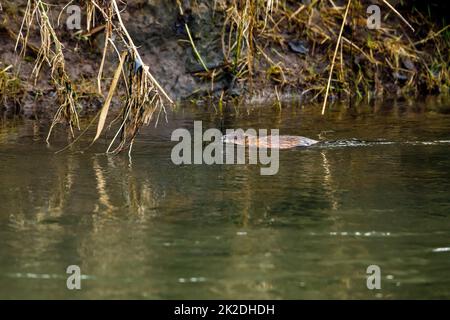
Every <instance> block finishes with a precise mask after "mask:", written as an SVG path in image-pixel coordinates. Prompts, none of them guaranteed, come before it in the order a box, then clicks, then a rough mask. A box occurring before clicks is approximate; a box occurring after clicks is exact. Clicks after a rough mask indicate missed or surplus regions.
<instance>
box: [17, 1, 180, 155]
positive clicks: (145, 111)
mask: <svg viewBox="0 0 450 320" xmlns="http://www.w3.org/2000/svg"><path fill="white" fill-rule="evenodd" d="M48 12H49V6H48V5H47V4H46V3H44V2H43V1H41V0H28V3H27V8H26V10H25V14H24V17H23V22H22V25H21V29H20V32H19V35H18V37H17V44H16V49H17V48H18V47H19V44H20V45H21V46H20V47H21V52H20V54H21V55H22V56H23V57H25V51H26V48H27V45H28V39H29V36H30V32H31V30H33V27H38V28H37V29H38V30H39V34H40V39H41V44H40V47H39V50H38V54H37V59H36V61H35V66H34V69H33V75H34V78H35V81H37V80H38V78H39V75H40V72H41V70H42V68H43V67H44V66H48V67H49V68H50V70H51V79H52V82H53V84H54V86H55V88H56V90H57V94H58V100H59V108H58V110H57V111H56V114H55V116H54V119H53V122H52V125H51V127H50V130H49V133H48V137H47V142H48V140H49V138H50V136H51V133H52V130H53V128H54V126H55V125H56V124H57V123H60V122H65V123H67V124H68V126H69V128H70V131H71V133H72V136H73V137H75V133H74V130H73V129H74V127H76V128H78V129H79V119H78V104H77V93H76V92H75V90H74V86H73V85H72V81H71V80H70V78H69V76H68V74H67V72H66V69H65V59H64V53H63V46H62V44H61V42H60V40H59V39H58V36H57V34H56V32H55V29H54V27H53V25H52V23H51V22H50V19H49V13H48ZM97 13H99V15H98V14H97ZM86 16H87V20H88V21H87V26H88V30H87V31H88V32H91V31H92V30H93V29H95V28H96V24H98V21H96V17H98V16H100V17H102V18H103V21H102V22H103V23H104V24H105V27H102V28H101V30H100V31H103V32H104V34H105V46H104V50H103V56H102V60H101V63H100V67H99V71H98V76H97V91H98V94H100V95H102V83H103V82H104V80H103V79H104V63H105V59H106V56H107V54H108V52H109V51H112V52H117V55H118V66H117V68H116V72H115V75H114V78H113V81H112V83H111V84H110V88H109V93H108V96H107V98H106V99H105V102H104V105H103V108H102V109H101V110H100V117H99V123H98V126H97V135H96V136H95V138H94V141H95V140H96V139H97V138H98V137H99V135H100V134H101V132H102V130H103V128H104V126H105V121H106V118H107V115H108V111H109V107H110V105H111V101H112V99H113V96H114V95H116V94H118V87H119V85H118V83H119V82H120V78H121V75H122V83H123V84H124V86H125V88H126V90H125V99H124V100H125V104H124V106H123V108H122V111H121V124H120V128H119V130H118V132H117V133H116V135H115V136H114V138H113V140H112V141H111V144H110V146H109V148H108V150H107V152H110V151H111V149H112V146H113V145H114V144H115V143H116V139H117V138H118V137H120V141H119V143H118V145H117V146H116V147H115V148H114V149H113V151H111V152H120V151H122V150H124V149H127V148H130V149H131V146H132V144H133V141H134V138H135V137H136V134H137V133H138V131H139V128H140V127H141V126H142V125H145V124H149V123H150V122H151V120H153V119H156V121H155V122H156V123H158V119H159V116H160V115H161V114H162V113H163V114H165V104H169V105H171V104H173V102H172V100H171V98H170V97H169V96H168V95H167V93H166V92H165V91H164V90H163V88H162V87H161V86H160V85H159V83H158V82H157V81H156V79H155V78H154V77H153V75H152V74H151V72H150V68H149V67H148V66H147V65H145V64H144V63H143V62H142V59H141V57H140V55H139V52H138V50H137V47H136V46H135V45H134V43H133V40H132V38H131V37H130V35H129V33H128V31H127V29H126V27H125V25H124V23H123V21H122V17H121V13H120V9H119V6H118V4H117V2H116V1H115V0H110V1H100V0H91V1H88V2H87V5H86ZM119 50H120V51H122V54H120V53H119ZM85 131H86V130H85ZM85 131H84V132H85ZM76 140H78V139H76Z"/></svg>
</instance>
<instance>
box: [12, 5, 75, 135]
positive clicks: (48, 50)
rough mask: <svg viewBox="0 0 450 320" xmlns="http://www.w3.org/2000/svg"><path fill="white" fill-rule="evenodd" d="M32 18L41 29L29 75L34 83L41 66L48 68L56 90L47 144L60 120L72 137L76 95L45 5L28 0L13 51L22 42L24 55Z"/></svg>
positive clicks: (61, 47) (23, 54)
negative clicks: (55, 101) (37, 49)
mask: <svg viewBox="0 0 450 320" xmlns="http://www.w3.org/2000/svg"><path fill="white" fill-rule="evenodd" d="M34 19H36V21H37V23H38V25H39V27H40V28H39V30H40V37H41V45H40V48H39V51H38V56H37V59H36V63H35V65H34V68H33V72H32V74H33V75H34V78H35V82H36V81H37V79H38V77H39V74H40V71H41V69H42V66H43V65H44V63H45V64H47V65H48V66H49V67H50V68H51V74H50V76H51V80H52V83H53V84H54V86H55V88H56V92H57V96H58V102H59V107H58V110H57V111H56V114H55V116H54V118H53V121H52V124H51V126H50V130H49V133H48V135H47V142H48V140H49V138H50V135H51V133H52V130H53V128H54V126H55V125H56V124H57V123H60V122H63V121H64V122H66V123H67V124H68V125H69V128H70V131H71V134H72V136H73V137H74V132H73V128H74V127H77V128H78V129H79V128H80V127H79V119H78V113H77V95H76V93H75V91H74V90H73V88H72V82H71V81H70V78H69V76H68V74H67V72H66V69H65V61H64V54H63V51H62V49H63V46H62V44H61V42H60V41H59V39H58V37H57V35H56V32H55V30H54V29H53V26H52V24H51V23H50V20H49V17H48V5H47V4H46V3H44V2H42V1H40V0H29V1H28V3H27V7H26V10H25V15H24V18H23V20H22V25H21V28H20V32H19V35H18V38H17V43H16V49H17V46H18V44H19V43H21V46H22V48H21V52H20V54H21V55H22V56H25V51H26V47H27V41H28V35H29V32H30V30H31V28H32V25H33V21H34ZM24 29H26V31H25V35H24V34H23V32H24Z"/></svg>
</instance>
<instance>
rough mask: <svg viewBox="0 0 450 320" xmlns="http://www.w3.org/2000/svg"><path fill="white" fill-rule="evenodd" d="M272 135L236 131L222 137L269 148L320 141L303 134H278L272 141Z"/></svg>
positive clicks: (251, 145) (229, 140)
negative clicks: (302, 135) (275, 139)
mask: <svg viewBox="0 0 450 320" xmlns="http://www.w3.org/2000/svg"><path fill="white" fill-rule="evenodd" d="M271 137H272V136H263V137H257V136H254V135H252V134H247V133H245V132H242V131H236V132H233V133H231V134H226V135H224V136H223V137H222V141H223V142H225V143H234V144H237V145H242V146H243V145H246V146H250V147H258V148H267V149H291V148H296V147H309V146H311V145H313V144H316V143H319V141H317V140H313V139H309V138H306V137H301V136H288V135H281V136H280V135H278V136H277V137H278V141H277V142H276V141H273V142H272V138H271Z"/></svg>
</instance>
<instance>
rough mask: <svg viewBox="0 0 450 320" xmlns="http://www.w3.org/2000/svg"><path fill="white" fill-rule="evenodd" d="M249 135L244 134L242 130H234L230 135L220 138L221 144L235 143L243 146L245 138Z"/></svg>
mask: <svg viewBox="0 0 450 320" xmlns="http://www.w3.org/2000/svg"><path fill="white" fill-rule="evenodd" d="M248 136H249V135H248V134H246V133H245V132H244V131H242V130H236V131H234V132H232V133H228V134H225V135H223V136H222V142H224V143H237V144H244V143H245V138H246V137H248Z"/></svg>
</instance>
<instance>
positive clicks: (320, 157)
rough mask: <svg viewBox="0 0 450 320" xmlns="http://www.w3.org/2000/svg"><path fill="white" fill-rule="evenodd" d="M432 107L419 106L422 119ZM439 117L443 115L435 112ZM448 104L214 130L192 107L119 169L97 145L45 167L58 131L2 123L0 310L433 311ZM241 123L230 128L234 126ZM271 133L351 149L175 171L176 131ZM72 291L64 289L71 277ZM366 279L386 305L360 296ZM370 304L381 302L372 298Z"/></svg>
mask: <svg viewBox="0 0 450 320" xmlns="http://www.w3.org/2000/svg"><path fill="white" fill-rule="evenodd" d="M427 103H428V104H429V106H425V105H426V104H427ZM447 106H448V104H447ZM445 110H447V109H446V107H445V102H444V101H441V102H440V103H439V102H433V103H431V102H430V101H425V103H424V104H419V103H413V102H409V101H404V102H402V103H399V102H392V103H391V102H389V103H387V105H385V106H382V105H379V104H378V103H376V104H375V105H374V106H361V107H357V108H347V107H346V106H342V107H340V108H339V107H337V106H335V107H333V109H332V111H331V112H330V114H328V115H327V116H326V117H321V116H320V107H319V108H313V107H311V108H306V107H305V108H303V107H301V106H297V107H291V106H285V107H283V108H282V110H281V111H280V110H273V111H272V110H271V109H267V108H266V109H262V108H259V107H245V108H242V109H239V108H237V109H235V111H231V112H230V113H227V114H225V115H224V116H223V117H222V116H220V115H217V114H215V113H210V112H207V111H206V110H203V109H198V107H196V108H194V109H192V108H184V109H181V110H179V111H177V112H175V113H173V114H171V115H170V118H169V123H168V124H167V125H164V126H160V127H158V128H157V129H154V128H151V127H149V128H146V129H145V130H143V132H142V134H141V135H140V137H139V139H138V141H136V143H135V146H134V152H133V154H132V161H131V162H130V160H129V158H128V156H127V155H119V156H106V155H105V154H103V153H102V152H103V151H105V147H107V141H101V142H100V143H98V144H96V145H95V146H94V147H93V148H91V149H87V150H86V149H85V146H86V145H88V144H89V143H90V141H89V138H88V137H89V135H87V136H86V138H85V139H84V140H82V141H81V142H80V144H81V145H80V146H79V147H77V148H72V149H71V150H69V151H67V152H63V153H59V154H57V155H55V154H54V152H55V151H57V150H60V149H61V148H62V147H64V145H65V144H66V135H65V134H64V130H60V131H59V132H58V133H59V136H58V135H56V139H55V140H54V141H53V143H52V145H50V146H46V145H45V143H44V140H45V134H46V125H45V124H44V123H40V122H37V121H29V120H24V119H16V120H13V121H6V120H4V121H2V122H1V124H0V178H1V182H2V183H1V189H0V243H1V244H2V245H1V250H0V288H2V290H0V297H1V298H15V297H22V298H23V297H27V298H48V297H53V298H120V297H128V298H212V297H214V298H262V299H264V298H270V299H272V298H293V299H296V298H376V297H384V298H407V297H416V298H417V297H446V296H447V295H448V285H449V282H450V278H449V277H447V276H446V275H445V274H446V273H445V272H444V270H447V269H448V267H449V260H448V255H447V254H448V250H445V249H446V248H448V246H449V241H450V240H449V238H448V228H449V227H450V219H449V217H448V212H449V209H450V202H449V199H448V196H447V193H446V191H447V190H448V188H449V187H450V176H449V174H450V173H449V172H450V170H449V169H450V160H449V159H450V158H449V152H448V144H447V143H433V144H423V143H411V142H430V141H446V140H450V136H449V130H448V129H449V128H450V119H449V118H448V116H446V115H445V114H443V113H445ZM238 113H239V117H238V116H237V114H238ZM194 119H195V120H199V119H201V120H203V121H204V128H205V129H206V128H209V127H218V128H238V127H240V128H249V127H252V128H255V129H259V128H273V127H274V126H275V127H279V129H280V133H281V134H294V135H295V134H297V135H304V136H309V137H311V138H318V135H319V134H320V133H321V132H326V133H325V138H326V139H327V140H339V139H344V140H345V139H347V140H348V139H359V140H362V141H379V140H380V139H383V141H385V142H392V143H389V144H381V143H362V144H356V145H353V146H352V147H346V146H345V145H338V146H335V147H329V146H322V147H317V148H309V149H297V150H287V151H286V152H281V153H280V170H279V173H278V174H277V175H275V176H261V175H260V174H259V167H258V166H254V165H239V166H234V165H233V166H229V165H214V166H187V165H186V166H175V165H173V164H172V163H171V161H170V151H171V148H172V146H173V143H171V142H170V134H171V132H172V130H173V129H175V128H178V127H185V128H188V129H189V130H191V129H192V124H193V120H194ZM71 264H76V265H79V266H80V267H81V270H82V272H83V274H84V275H85V278H84V279H83V284H82V286H83V289H82V290H81V291H79V292H72V291H69V290H67V289H66V288H65V279H66V275H65V270H66V268H67V266H68V265H71ZM369 264H379V265H380V266H381V267H382V271H383V277H384V278H383V279H384V280H383V288H384V290H383V292H381V293H378V296H377V295H376V294H377V293H374V292H370V291H368V290H367V288H366V287H365V270H366V268H367V266H368V265H369ZM380 294H381V296H380Z"/></svg>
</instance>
